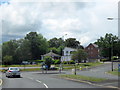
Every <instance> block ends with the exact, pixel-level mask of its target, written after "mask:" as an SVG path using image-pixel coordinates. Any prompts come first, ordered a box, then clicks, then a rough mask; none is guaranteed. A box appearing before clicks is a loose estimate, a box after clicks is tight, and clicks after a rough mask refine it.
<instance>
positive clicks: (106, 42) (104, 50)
mask: <svg viewBox="0 0 120 90" xmlns="http://www.w3.org/2000/svg"><path fill="white" fill-rule="evenodd" d="M95 44H97V45H98V46H99V48H100V52H101V56H102V57H109V59H110V60H111V56H116V55H119V54H118V52H119V51H120V47H119V45H120V42H118V37H117V36H115V35H113V34H111V33H110V34H108V33H106V35H105V36H104V37H100V39H98V40H97V42H95Z"/></svg>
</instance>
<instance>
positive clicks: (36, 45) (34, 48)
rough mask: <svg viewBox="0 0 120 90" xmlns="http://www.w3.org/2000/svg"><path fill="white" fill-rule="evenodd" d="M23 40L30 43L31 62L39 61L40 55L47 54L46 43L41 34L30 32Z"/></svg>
mask: <svg viewBox="0 0 120 90" xmlns="http://www.w3.org/2000/svg"><path fill="white" fill-rule="evenodd" d="M25 40H28V41H29V42H30V51H31V56H32V59H33V60H36V59H39V58H40V55H42V54H44V53H46V52H47V48H48V43H47V40H46V39H45V38H43V36H42V35H41V34H37V33H36V32H30V33H29V34H27V35H26V37H25Z"/></svg>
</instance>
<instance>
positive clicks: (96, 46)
mask: <svg viewBox="0 0 120 90" xmlns="http://www.w3.org/2000/svg"><path fill="white" fill-rule="evenodd" d="M90 45H93V46H94V47H95V48H98V45H96V44H94V43H90V44H89V45H88V46H87V47H89V46H90ZM87 47H86V48H87Z"/></svg>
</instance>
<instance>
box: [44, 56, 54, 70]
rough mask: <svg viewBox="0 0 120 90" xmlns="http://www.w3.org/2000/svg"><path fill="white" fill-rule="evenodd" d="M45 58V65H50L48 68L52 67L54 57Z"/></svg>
mask: <svg viewBox="0 0 120 90" xmlns="http://www.w3.org/2000/svg"><path fill="white" fill-rule="evenodd" d="M44 59H45V61H44V63H45V65H47V66H48V69H50V67H51V64H52V63H53V60H52V58H51V57H49V56H46V57H45V58H44Z"/></svg>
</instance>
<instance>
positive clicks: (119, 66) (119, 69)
mask: <svg viewBox="0 0 120 90" xmlns="http://www.w3.org/2000/svg"><path fill="white" fill-rule="evenodd" d="M118 71H119V72H120V64H118Z"/></svg>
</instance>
